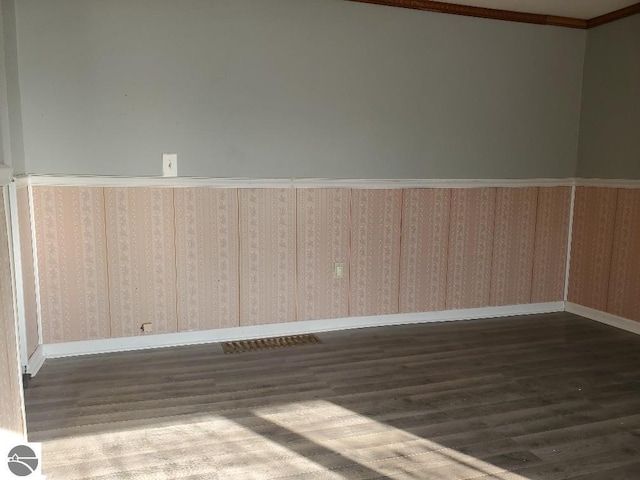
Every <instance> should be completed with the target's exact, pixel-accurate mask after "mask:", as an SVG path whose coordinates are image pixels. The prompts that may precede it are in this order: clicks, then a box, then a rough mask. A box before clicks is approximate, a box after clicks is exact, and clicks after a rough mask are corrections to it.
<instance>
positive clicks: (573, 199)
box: [564, 185, 576, 302]
mask: <svg viewBox="0 0 640 480" xmlns="http://www.w3.org/2000/svg"><path fill="white" fill-rule="evenodd" d="M575 208H576V186H575V185H574V186H573V187H571V203H570V206H569V233H568V235H567V250H566V251H567V258H566V262H565V267H564V268H565V270H564V301H565V302H566V301H567V298H568V297H569V281H570V280H571V279H570V274H571V244H572V243H573V218H574V215H575Z"/></svg>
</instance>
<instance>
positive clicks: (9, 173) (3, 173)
mask: <svg viewBox="0 0 640 480" xmlns="http://www.w3.org/2000/svg"><path fill="white" fill-rule="evenodd" d="M11 180H13V168H11V167H10V166H9V165H5V164H3V163H0V185H2V186H4V185H9V184H10V183H11Z"/></svg>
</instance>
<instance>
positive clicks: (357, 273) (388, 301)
mask: <svg viewBox="0 0 640 480" xmlns="http://www.w3.org/2000/svg"><path fill="white" fill-rule="evenodd" d="M401 212H402V190H352V191H351V287H350V289H351V291H350V300H349V314H350V316H354V317H355V316H362V315H382V314H386V313H398V310H399V305H398V302H399V272H400V223H401Z"/></svg>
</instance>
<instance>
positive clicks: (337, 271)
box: [333, 262, 344, 278]
mask: <svg viewBox="0 0 640 480" xmlns="http://www.w3.org/2000/svg"><path fill="white" fill-rule="evenodd" d="M333 276H334V277H335V278H343V277H344V263H337V262H336V263H334V264H333Z"/></svg>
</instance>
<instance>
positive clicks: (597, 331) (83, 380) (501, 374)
mask: <svg viewBox="0 0 640 480" xmlns="http://www.w3.org/2000/svg"><path fill="white" fill-rule="evenodd" d="M318 336H319V337H320V338H321V339H322V341H323V343H322V344H319V345H305V346H300V347H294V348H288V349H282V350H269V351H263V352H251V353H241V354H231V355H224V354H223V353H222V350H221V348H220V345H217V344H212V345H200V346H193V347H180V348H170V349H169V348H168V349H161V350H148V351H139V352H130V353H117V354H107V355H99V356H90V357H76V358H68V359H59V360H53V361H47V363H46V365H45V366H44V367H43V369H42V370H41V372H40V373H39V374H38V376H37V377H35V378H34V379H32V381H31V383H30V385H29V387H28V388H27V390H26V400H27V416H28V427H29V432H30V439H31V440H33V441H42V442H44V445H43V451H44V463H43V465H44V473H45V474H46V475H48V476H49V478H50V479H79V478H87V479H88V478H91V479H104V480H106V479H147V478H148V479H165V478H166V479H178V478H180V479H184V478H189V479H199V478H202V479H240V480H246V479H275V478H278V479H293V478H296V479H297V478H304V479H325V478H326V479H344V478H347V479H351V478H354V479H374V478H375V479H378V478H393V479H422V478H424V479H440V480H442V479H471V478H473V479H488V478H497V479H503V480H507V479H509V480H511V479H520V480H522V479H529V480H533V479H546V480H552V479H554V480H555V479H568V478H570V479H578V478H580V479H585V480H586V479H607V480H608V479H615V480H622V479H638V478H640V337H638V336H636V335H633V334H631V333H627V332H624V331H621V330H617V329H615V328H612V327H608V326H605V325H602V324H599V323H596V322H592V321H590V320H585V319H582V318H580V317H576V316H573V315H570V314H564V313H562V314H560V313H559V314H550V315H536V316H528V317H516V318H509V319H490V320H474V321H468V322H453V323H437V324H426V325H411V326H401V327H384V328H371V329H363V330H353V331H347V332H336V333H323V334H319V335H318Z"/></svg>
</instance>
